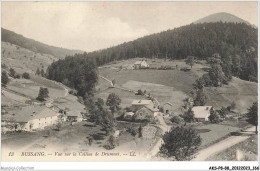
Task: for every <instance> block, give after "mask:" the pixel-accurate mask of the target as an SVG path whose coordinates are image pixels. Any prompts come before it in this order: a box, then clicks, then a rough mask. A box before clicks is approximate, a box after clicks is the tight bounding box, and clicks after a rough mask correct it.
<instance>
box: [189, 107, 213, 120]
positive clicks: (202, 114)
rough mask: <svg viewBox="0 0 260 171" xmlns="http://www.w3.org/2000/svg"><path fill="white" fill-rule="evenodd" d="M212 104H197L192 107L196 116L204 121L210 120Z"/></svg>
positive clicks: (196, 118)
mask: <svg viewBox="0 0 260 171" xmlns="http://www.w3.org/2000/svg"><path fill="white" fill-rule="evenodd" d="M211 108H212V106H195V107H193V108H192V111H193V113H194V118H195V120H196V121H198V122H204V121H208V120H209V115H210V109H211Z"/></svg>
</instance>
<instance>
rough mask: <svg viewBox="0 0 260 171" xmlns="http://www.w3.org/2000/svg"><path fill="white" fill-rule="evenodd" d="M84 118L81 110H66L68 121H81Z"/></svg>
mask: <svg viewBox="0 0 260 171" xmlns="http://www.w3.org/2000/svg"><path fill="white" fill-rule="evenodd" d="M82 120H83V118H82V114H81V112H80V111H68V112H66V121H67V122H81V121H82Z"/></svg>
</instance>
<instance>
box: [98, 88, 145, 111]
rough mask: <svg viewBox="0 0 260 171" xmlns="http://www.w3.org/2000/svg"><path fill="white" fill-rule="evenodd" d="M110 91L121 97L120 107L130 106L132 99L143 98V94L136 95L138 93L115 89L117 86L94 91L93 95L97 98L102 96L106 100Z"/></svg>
mask: <svg viewBox="0 0 260 171" xmlns="http://www.w3.org/2000/svg"><path fill="white" fill-rule="evenodd" d="M110 93H115V94H117V95H118V96H119V98H120V99H121V105H120V106H121V107H122V108H125V107H129V106H131V104H132V102H133V100H138V99H140V100H141V99H144V97H143V96H138V95H135V94H134V93H132V92H128V91H124V90H120V89H117V88H109V89H107V90H104V91H101V92H98V93H96V95H95V96H96V97H97V98H102V99H103V100H104V101H106V100H107V97H108V95H109V94H110Z"/></svg>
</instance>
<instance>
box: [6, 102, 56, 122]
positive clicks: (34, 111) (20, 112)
mask: <svg viewBox="0 0 260 171" xmlns="http://www.w3.org/2000/svg"><path fill="white" fill-rule="evenodd" d="M57 115H59V113H57V112H55V111H53V110H51V109H49V108H47V107H46V106H40V105H31V106H26V107H23V108H21V109H17V110H13V111H11V112H9V114H7V115H4V117H3V118H2V119H3V120H9V119H11V120H12V121H14V122H28V121H30V120H33V119H40V118H46V117H51V116H57Z"/></svg>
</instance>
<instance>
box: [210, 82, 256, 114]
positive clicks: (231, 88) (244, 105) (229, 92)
mask: <svg viewBox="0 0 260 171" xmlns="http://www.w3.org/2000/svg"><path fill="white" fill-rule="evenodd" d="M205 93H206V94H207V96H208V101H207V103H206V105H211V106H214V107H215V108H221V107H222V106H224V107H227V106H229V105H230V104H231V103H232V102H235V104H236V109H235V110H236V112H238V113H241V114H244V113H246V112H247V109H248V108H249V107H250V106H251V105H252V104H253V102H255V101H257V97H258V93H257V83H253V82H249V81H244V80H241V79H239V78H236V77H233V78H232V80H231V81H230V82H229V84H228V85H224V86H223V87H218V88H215V87H211V88H205Z"/></svg>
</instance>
